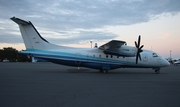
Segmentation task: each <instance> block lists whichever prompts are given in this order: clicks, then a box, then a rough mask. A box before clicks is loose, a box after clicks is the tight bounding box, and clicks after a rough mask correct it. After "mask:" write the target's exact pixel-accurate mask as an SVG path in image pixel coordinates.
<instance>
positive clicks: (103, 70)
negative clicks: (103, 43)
mask: <svg viewBox="0 0 180 107" xmlns="http://www.w3.org/2000/svg"><path fill="white" fill-rule="evenodd" d="M99 72H100V73H103V74H107V73H108V70H107V69H101V70H99Z"/></svg>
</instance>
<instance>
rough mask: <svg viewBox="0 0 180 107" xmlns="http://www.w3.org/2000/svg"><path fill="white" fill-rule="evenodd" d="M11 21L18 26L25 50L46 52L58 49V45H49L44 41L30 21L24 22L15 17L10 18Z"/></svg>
mask: <svg viewBox="0 0 180 107" xmlns="http://www.w3.org/2000/svg"><path fill="white" fill-rule="evenodd" d="M11 20H13V21H14V22H16V23H17V24H18V25H19V28H20V31H21V35H22V38H23V41H24V44H25V46H26V49H40V50H46V49H56V48H59V47H60V46H58V45H54V44H51V43H49V42H48V41H47V40H46V39H44V38H43V37H42V36H41V35H40V34H39V32H38V31H37V30H36V28H35V27H34V25H33V24H32V23H31V22H30V21H24V20H22V19H19V18H16V17H12V18H11Z"/></svg>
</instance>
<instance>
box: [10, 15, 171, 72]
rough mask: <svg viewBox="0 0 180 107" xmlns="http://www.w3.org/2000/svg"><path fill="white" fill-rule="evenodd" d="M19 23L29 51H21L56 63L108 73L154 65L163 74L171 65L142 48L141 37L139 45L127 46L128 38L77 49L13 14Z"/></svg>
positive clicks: (15, 20) (153, 67)
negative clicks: (58, 42)
mask: <svg viewBox="0 0 180 107" xmlns="http://www.w3.org/2000/svg"><path fill="white" fill-rule="evenodd" d="M10 19H11V20H12V21H14V22H15V23H17V24H18V25H19V29H20V32H21V36H22V38H23V41H24V44H25V47H26V50H25V51H21V52H20V53H21V54H25V55H28V56H32V57H34V58H37V59H42V60H46V61H49V62H52V63H56V64H61V65H66V66H74V67H86V68H92V69H97V70H99V72H102V73H107V72H108V71H109V70H113V69H117V68H152V69H154V70H155V73H157V74H159V73H160V69H161V67H166V66H169V65H170V64H169V62H168V61H167V60H166V59H164V58H162V57H161V56H159V55H158V54H157V53H156V52H153V51H151V50H145V49H142V48H143V47H144V45H142V46H140V41H141V36H140V35H139V37H138V42H136V41H135V46H127V44H126V42H125V41H120V40H111V41H110V42H108V43H106V44H104V45H102V46H100V47H96V48H74V47H67V46H59V45H55V44H52V43H49V42H48V41H47V40H46V39H44V38H43V37H42V36H41V35H40V33H39V32H38V31H37V30H36V28H35V27H34V25H33V24H32V23H31V21H25V20H22V19H20V18H16V17H12V18H10Z"/></svg>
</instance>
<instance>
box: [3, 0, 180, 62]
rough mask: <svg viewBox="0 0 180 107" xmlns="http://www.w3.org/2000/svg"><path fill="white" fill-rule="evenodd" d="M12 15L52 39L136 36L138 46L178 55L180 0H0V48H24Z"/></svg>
mask: <svg viewBox="0 0 180 107" xmlns="http://www.w3.org/2000/svg"><path fill="white" fill-rule="evenodd" d="M13 16H15V17H18V18H21V19H23V20H27V21H31V22H32V23H33V24H34V26H35V27H36V29H37V30H38V31H39V33H40V34H41V36H42V37H44V38H45V39H46V40H48V41H49V42H51V43H54V44H58V45H63V46H72V47H83V48H90V47H91V44H90V41H93V45H94V43H97V44H98V46H101V45H103V44H105V43H107V42H109V41H110V40H123V41H126V42H127V44H128V45H130V46H135V45H134V41H137V39H138V36H139V35H141V45H144V48H143V49H148V50H153V51H155V52H157V53H158V54H159V55H161V56H162V57H164V58H168V57H170V54H171V56H172V58H174V59H180V48H179V45H180V0H0V49H3V47H13V48H16V49H17V50H22V49H25V46H24V43H23V39H22V37H21V34H20V31H19V27H18V25H17V24H16V23H14V22H13V21H11V20H10V18H11V17H13Z"/></svg>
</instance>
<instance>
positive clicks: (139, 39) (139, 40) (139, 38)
mask: <svg viewBox="0 0 180 107" xmlns="http://www.w3.org/2000/svg"><path fill="white" fill-rule="evenodd" d="M140 42H141V36H140V35H139V37H138V48H139V46H140Z"/></svg>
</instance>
